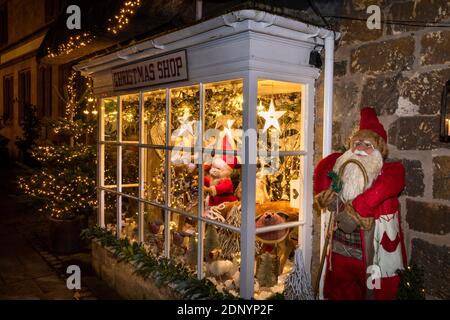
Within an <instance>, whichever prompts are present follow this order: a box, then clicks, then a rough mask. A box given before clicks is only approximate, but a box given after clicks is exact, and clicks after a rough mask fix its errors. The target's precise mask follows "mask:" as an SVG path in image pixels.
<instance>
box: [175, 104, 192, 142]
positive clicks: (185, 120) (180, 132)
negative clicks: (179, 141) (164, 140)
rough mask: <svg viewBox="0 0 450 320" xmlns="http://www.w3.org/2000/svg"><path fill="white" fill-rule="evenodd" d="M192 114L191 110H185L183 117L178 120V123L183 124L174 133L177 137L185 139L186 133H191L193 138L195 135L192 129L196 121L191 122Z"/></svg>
mask: <svg viewBox="0 0 450 320" xmlns="http://www.w3.org/2000/svg"><path fill="white" fill-rule="evenodd" d="M190 117H191V114H190V112H189V110H185V111H184V114H183V116H182V117H180V118H178V122H179V123H180V124H181V125H180V127H179V128H178V129H177V130H175V131H174V132H173V134H174V135H175V136H177V137H183V136H184V135H185V133H189V134H190V135H191V136H193V135H194V130H193V129H192V124H193V123H194V122H195V121H189V118H190Z"/></svg>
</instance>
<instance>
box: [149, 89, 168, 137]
mask: <svg viewBox="0 0 450 320" xmlns="http://www.w3.org/2000/svg"><path fill="white" fill-rule="evenodd" d="M144 143H146V144H154V145H161V146H164V145H165V143H166V90H157V91H152V92H146V93H144Z"/></svg>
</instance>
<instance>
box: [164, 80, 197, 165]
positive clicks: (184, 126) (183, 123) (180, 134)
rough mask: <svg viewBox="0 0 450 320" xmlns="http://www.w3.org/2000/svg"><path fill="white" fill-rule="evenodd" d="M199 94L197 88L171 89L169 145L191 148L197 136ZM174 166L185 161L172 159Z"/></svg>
mask: <svg viewBox="0 0 450 320" xmlns="http://www.w3.org/2000/svg"><path fill="white" fill-rule="evenodd" d="M199 98H200V92H199V88H198V86H192V87H184V88H177V89H172V90H171V91H170V103H171V105H170V106H171V124H170V145H171V146H176V147H193V146H194V143H195V139H196V137H197V136H198V135H197V134H196V133H195V130H196V127H197V126H196V124H197V121H198V119H199V113H200V100H199ZM172 161H173V162H174V163H175V164H179V163H184V164H186V163H187V162H186V159H172Z"/></svg>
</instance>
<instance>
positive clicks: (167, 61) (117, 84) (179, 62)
mask: <svg viewBox="0 0 450 320" xmlns="http://www.w3.org/2000/svg"><path fill="white" fill-rule="evenodd" d="M112 77H113V88H114V90H115V91H117V90H124V89H131V88H139V87H147V86H154V85H157V84H162V83H169V82H175V81H182V80H187V79H188V70H187V58H186V50H182V51H178V52H174V53H170V54H167V55H164V56H159V57H157V58H154V59H150V60H146V61H141V62H138V63H133V64H129V65H126V66H124V67H120V68H117V69H113V70H112Z"/></svg>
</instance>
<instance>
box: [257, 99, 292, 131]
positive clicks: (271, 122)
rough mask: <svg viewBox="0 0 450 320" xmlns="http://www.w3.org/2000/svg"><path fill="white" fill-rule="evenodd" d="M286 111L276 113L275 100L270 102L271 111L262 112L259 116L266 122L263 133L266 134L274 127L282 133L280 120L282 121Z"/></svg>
mask: <svg viewBox="0 0 450 320" xmlns="http://www.w3.org/2000/svg"><path fill="white" fill-rule="evenodd" d="M285 113H286V111H276V110H275V104H274V103H273V99H271V100H270V105H269V111H260V112H259V113H258V114H259V116H260V117H263V118H264V120H265V121H266V122H265V124H264V128H263V132H266V131H267V129H269V128H270V127H274V128H275V129H277V130H278V132H281V129H280V123H279V122H278V119H280V118H281V117H282V116H283V115H284V114H285Z"/></svg>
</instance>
